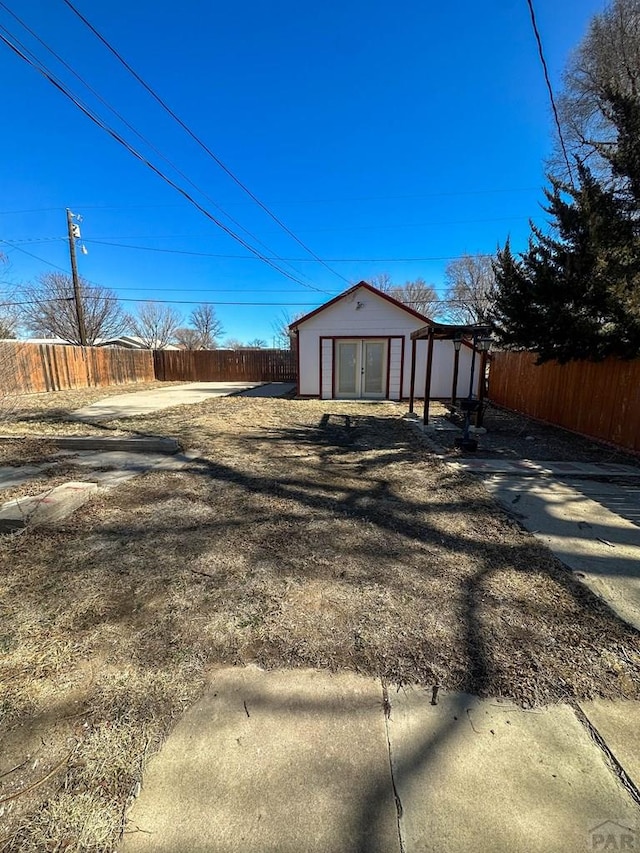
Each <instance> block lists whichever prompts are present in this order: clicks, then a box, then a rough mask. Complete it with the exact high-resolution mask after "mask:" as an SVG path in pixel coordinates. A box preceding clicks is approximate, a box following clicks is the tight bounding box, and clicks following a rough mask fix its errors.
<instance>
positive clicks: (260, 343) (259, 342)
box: [247, 338, 267, 349]
mask: <svg viewBox="0 0 640 853" xmlns="http://www.w3.org/2000/svg"><path fill="white" fill-rule="evenodd" d="M266 345H267V342H266V341H265V340H264V339H263V338H254V339H253V340H251V341H247V346H248V347H250V348H251V349H264V347H266Z"/></svg>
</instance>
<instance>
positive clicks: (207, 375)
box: [153, 349, 298, 382]
mask: <svg viewBox="0 0 640 853" xmlns="http://www.w3.org/2000/svg"><path fill="white" fill-rule="evenodd" d="M153 356H154V360H155V370H156V378H157V379H162V380H164V381H165V382H170V381H172V380H179V381H184V382H215V381H220V382H295V381H296V378H297V375H298V361H297V354H296V353H295V352H293V351H291V350H278V349H262V350H156V351H155V352H154V354H153Z"/></svg>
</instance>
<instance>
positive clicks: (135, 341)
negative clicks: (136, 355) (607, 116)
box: [96, 335, 180, 350]
mask: <svg viewBox="0 0 640 853" xmlns="http://www.w3.org/2000/svg"><path fill="white" fill-rule="evenodd" d="M157 344H158V341H156V346H151V347H148V346H146V344H145V343H144V341H143V340H142V338H138V337H136V336H135V335H120V337H118V338H105V339H104V340H102V339H98V340H97V341H96V346H97V347H123V348H124V349H170V350H179V349H180V347H178V346H175V345H174V344H165V346H157Z"/></svg>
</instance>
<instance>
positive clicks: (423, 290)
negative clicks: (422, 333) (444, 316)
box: [371, 273, 441, 317]
mask: <svg viewBox="0 0 640 853" xmlns="http://www.w3.org/2000/svg"><path fill="white" fill-rule="evenodd" d="M373 282H375V284H374V287H377V288H378V290H382V292H383V293H388V294H389V296H393V298H394V299H397V300H398V302H404V304H405V305H408V306H409V307H410V308H413V310H414V311H418V312H419V313H420V314H424V315H425V316H427V317H435V316H436V315H437V314H439V313H440V310H441V305H440V300H439V299H438V294H437V293H436V289H435V287H434V286H433V285H432V284H427V282H426V281H425V280H424V279H423V278H416V279H415V281H406V282H405V283H404V284H402V285H400V284H394V283H393V280H392V279H391V276H390V275H389V274H388V273H382V274H381V275H377V276H374V277H373V279H372V280H371V283H372V284H373Z"/></svg>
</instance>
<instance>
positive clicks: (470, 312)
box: [444, 255, 496, 324]
mask: <svg viewBox="0 0 640 853" xmlns="http://www.w3.org/2000/svg"><path fill="white" fill-rule="evenodd" d="M444 276H445V281H446V283H447V292H446V295H445V303H446V315H447V318H448V319H450V320H451V321H452V322H454V323H464V324H467V323H487V322H489V317H490V312H491V307H492V306H493V303H494V301H495V296H496V278H495V274H494V272H493V263H492V259H491V258H490V257H488V256H486V255H462V256H461V257H459V258H456V260H455V261H451V262H450V263H449V264H447V268H446V270H445V273H444Z"/></svg>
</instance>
